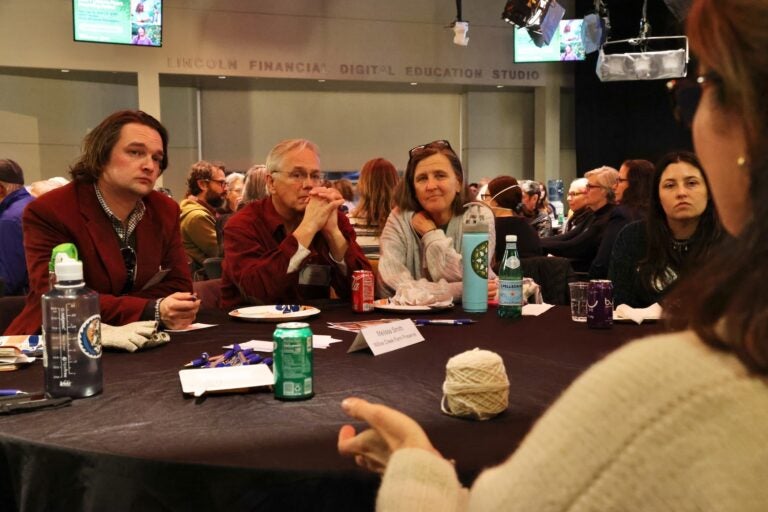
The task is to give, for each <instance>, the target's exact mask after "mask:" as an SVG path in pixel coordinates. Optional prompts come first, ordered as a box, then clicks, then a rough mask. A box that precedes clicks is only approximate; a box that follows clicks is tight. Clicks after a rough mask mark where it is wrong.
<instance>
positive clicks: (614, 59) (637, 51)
mask: <svg viewBox="0 0 768 512" xmlns="http://www.w3.org/2000/svg"><path fill="white" fill-rule="evenodd" d="M620 45H625V47H626V45H628V46H629V48H630V50H631V49H633V48H634V51H627V52H623V53H611V52H612V51H613V50H614V48H620ZM654 45H658V46H667V47H668V46H669V45H675V46H678V48H673V49H658V50H655V51H654V50H653V49H652V48H651V47H652V46H654ZM687 68H688V38H687V37H685V36H665V37H647V38H645V39H642V40H641V39H622V40H619V41H608V42H607V43H605V44H603V46H602V47H601V48H600V53H599V54H598V57H597V70H596V72H597V76H598V78H600V80H601V81H603V82H612V81H620V80H656V79H660V78H680V77H684V76H685V75H686V73H687Z"/></svg>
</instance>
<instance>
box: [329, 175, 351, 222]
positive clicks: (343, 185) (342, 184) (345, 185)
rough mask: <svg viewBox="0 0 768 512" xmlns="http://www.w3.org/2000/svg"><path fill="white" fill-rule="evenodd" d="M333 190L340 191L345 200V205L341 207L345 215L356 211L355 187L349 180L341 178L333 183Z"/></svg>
mask: <svg viewBox="0 0 768 512" xmlns="http://www.w3.org/2000/svg"><path fill="white" fill-rule="evenodd" d="M333 188H335V189H336V190H338V191H339V193H340V194H341V197H343V198H344V204H343V205H341V208H342V210H343V211H344V213H346V214H349V212H351V211H352V210H354V209H355V187H354V185H352V182H351V181H349V180H348V179H347V178H341V179H338V180H336V181H334V182H333Z"/></svg>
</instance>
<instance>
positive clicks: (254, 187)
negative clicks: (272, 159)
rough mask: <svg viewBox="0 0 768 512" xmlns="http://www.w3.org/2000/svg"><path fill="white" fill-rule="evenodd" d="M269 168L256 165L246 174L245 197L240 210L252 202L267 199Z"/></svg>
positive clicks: (241, 201) (242, 199) (241, 200)
mask: <svg viewBox="0 0 768 512" xmlns="http://www.w3.org/2000/svg"><path fill="white" fill-rule="evenodd" d="M267 195H268V192H267V166H266V165H254V166H253V167H251V168H250V169H248V171H247V172H246V173H245V184H244V185H243V197H242V198H241V199H240V206H239V207H238V210H239V209H240V208H242V207H243V206H245V205H247V204H248V203H250V202H253V201H256V200H257V199H264V198H265V197H267Z"/></svg>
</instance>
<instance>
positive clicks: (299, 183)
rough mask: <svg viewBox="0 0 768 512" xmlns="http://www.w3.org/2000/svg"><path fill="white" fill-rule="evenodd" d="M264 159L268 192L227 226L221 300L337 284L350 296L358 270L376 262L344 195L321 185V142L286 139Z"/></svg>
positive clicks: (276, 296)
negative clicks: (358, 235)
mask: <svg viewBox="0 0 768 512" xmlns="http://www.w3.org/2000/svg"><path fill="white" fill-rule="evenodd" d="M266 163H267V191H268V192H269V195H268V196H267V197H265V198H264V199H260V200H257V201H253V202H251V203H248V205H246V206H245V207H243V208H242V209H241V210H240V211H238V212H237V213H236V214H235V215H233V216H232V217H231V218H230V220H229V221H228V222H227V225H226V227H225V228H224V261H223V264H222V271H223V275H222V307H224V308H231V307H235V306H238V305H240V304H243V303H250V304H277V303H281V302H282V303H286V302H288V303H290V302H293V303H299V302H301V301H304V300H307V299H316V298H327V297H329V293H330V288H331V287H332V288H333V289H334V291H335V292H336V294H337V295H338V296H339V297H341V298H349V297H350V295H351V290H350V284H351V283H350V281H351V276H352V272H353V271H355V270H370V268H371V266H370V264H369V263H368V260H367V259H366V258H365V256H364V255H363V251H362V249H360V246H358V245H357V242H355V230H354V229H353V228H352V226H351V225H350V223H349V220H347V217H346V215H344V213H342V212H341V211H340V209H339V207H340V206H341V205H342V204H344V198H343V197H342V196H341V194H340V193H339V192H338V191H337V190H335V189H333V188H326V187H322V186H320V185H321V183H322V182H323V174H322V172H321V171H320V157H319V150H318V148H317V146H316V145H315V144H314V143H312V142H310V141H308V140H304V139H290V140H285V141H282V142H280V143H279V144H277V145H276V146H275V147H274V148H272V150H271V151H270V153H269V155H268V156H267V162H266Z"/></svg>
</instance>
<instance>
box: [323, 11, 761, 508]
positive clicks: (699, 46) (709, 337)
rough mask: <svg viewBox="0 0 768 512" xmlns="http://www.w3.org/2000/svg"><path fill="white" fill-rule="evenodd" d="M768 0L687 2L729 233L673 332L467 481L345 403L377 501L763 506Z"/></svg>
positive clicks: (348, 450) (585, 380) (614, 357)
mask: <svg viewBox="0 0 768 512" xmlns="http://www.w3.org/2000/svg"><path fill="white" fill-rule="evenodd" d="M766 19H768V2H765V0H693V3H692V6H691V9H690V11H689V12H688V17H687V35H688V38H689V39H688V41H689V43H690V47H691V49H692V50H693V52H694V53H696V54H697V55H698V57H699V59H700V61H699V62H700V63H701V64H702V69H701V70H700V72H701V78H700V85H701V88H702V98H701V102H700V103H699V105H698V108H697V110H696V115H695V118H694V121H693V140H694V145H695V147H696V150H697V153H698V156H699V158H700V159H701V163H702V165H703V168H704V171H705V172H706V174H707V177H708V179H709V182H710V184H711V189H710V190H711V192H712V196H713V199H714V203H715V206H716V207H717V210H718V213H719V214H720V219H721V221H722V224H723V227H724V228H725V229H726V230H727V231H728V233H729V234H730V235H732V236H733V237H734V239H733V241H732V242H730V243H729V244H727V245H728V247H723V248H722V249H723V250H718V251H717V254H716V255H713V256H712V257H710V258H707V260H706V261H704V262H702V263H701V265H700V267H699V268H697V269H696V272H695V274H694V275H688V276H686V278H685V279H684V280H682V281H681V282H679V283H678V284H677V285H676V286H675V290H673V291H672V292H671V295H670V297H669V299H670V301H669V303H670V304H674V305H675V306H676V308H675V311H674V316H672V317H671V318H670V324H671V327H673V328H677V329H679V331H678V332H672V333H667V334H663V335H658V336H654V337H651V338H647V339H644V340H640V341H637V342H634V343H630V344H628V345H625V346H624V347H622V348H620V349H619V350H617V351H616V352H614V353H612V354H610V355H609V356H608V357H606V358H605V359H604V360H602V361H600V362H598V363H597V364H596V365H594V366H593V367H592V368H590V369H589V370H587V371H586V372H585V373H584V374H583V375H582V376H581V377H579V378H578V380H577V381H576V382H574V383H573V385H572V386H571V387H570V388H569V389H568V390H566V391H565V393H564V394H563V395H562V396H561V397H560V398H559V400H558V401H557V402H556V403H555V404H554V405H553V406H552V407H551V408H550V410H549V411H547V412H546V413H545V414H544V416H542V417H541V418H540V419H539V421H538V422H537V423H536V425H535V426H534V427H533V429H532V430H531V432H530V433H529V434H528V436H527V438H526V439H525V440H524V441H523V442H522V444H521V445H520V447H519V448H517V451H516V452H515V453H514V454H513V455H512V456H511V457H510V458H509V459H507V461H506V462H504V463H503V464H501V465H500V466H498V467H496V468H493V469H490V470H486V471H485V472H483V473H482V474H481V475H480V476H479V477H478V478H477V479H476V480H475V482H474V484H473V486H472V489H471V490H470V491H467V490H466V489H463V488H462V486H461V484H460V482H459V480H458V478H457V476H456V470H455V468H454V466H453V464H452V463H451V462H450V461H448V460H445V459H444V458H442V457H441V456H440V454H439V452H438V450H437V449H436V448H435V447H434V446H433V445H432V443H431V442H430V441H429V438H428V437H427V435H426V433H425V432H424V430H423V429H422V428H421V427H420V426H419V425H418V424H417V423H416V422H414V421H413V420H412V419H410V418H409V417H407V416H405V415H404V414H402V413H399V412H397V411H394V410H392V409H390V408H388V407H386V406H384V405H375V404H370V403H368V402H366V401H364V400H362V399H356V398H349V399H347V400H345V401H344V402H342V407H343V409H344V411H345V412H346V413H347V414H348V415H350V416H351V417H353V418H355V419H358V420H363V421H366V422H368V423H369V424H370V426H371V429H370V430H366V431H365V432H363V433H361V434H359V435H355V430H354V428H353V427H352V426H349V425H346V426H344V427H342V429H341V431H340V432H339V441H338V446H339V450H340V452H341V453H342V454H349V455H354V456H355V457H356V462H357V463H358V464H360V465H362V466H363V467H367V468H370V469H374V470H378V471H380V472H382V473H383V474H384V476H383V479H382V484H381V488H380V489H379V494H378V503H377V505H378V508H379V510H403V509H405V508H406V507H407V508H408V510H465V509H466V510H483V511H488V510H504V511H516V510H537V511H544V510H546V511H565V510H571V511H573V510H590V511H592V510H594V511H598V510H634V511H660V510H675V511H729V512H730V511H733V512H737V511H738V512H758V511H764V510H766V504H768V486H766V485H765V478H766V475H768V429H767V428H766V425H768V336H766V332H768V294H766V293H765V281H766V278H768V271H767V270H766V269H768V252H766V247H768V223H766V222H765V219H766V218H767V217H768V144H766V141H768V95H766V94H765V84H766V83H768V52H765V48H768V31H766V30H765V20H766Z"/></svg>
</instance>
